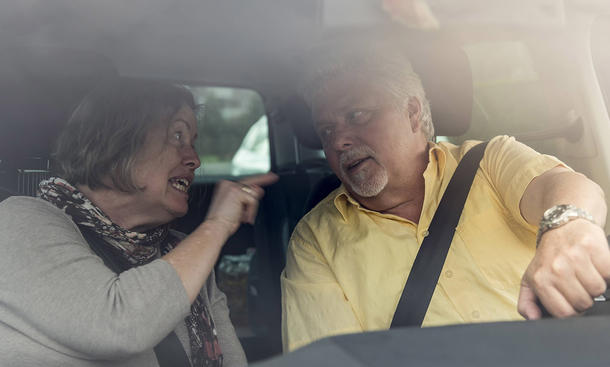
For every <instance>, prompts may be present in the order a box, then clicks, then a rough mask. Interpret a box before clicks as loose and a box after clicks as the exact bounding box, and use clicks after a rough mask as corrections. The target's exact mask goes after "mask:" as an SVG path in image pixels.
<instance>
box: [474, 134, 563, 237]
mask: <svg viewBox="0 0 610 367" xmlns="http://www.w3.org/2000/svg"><path fill="white" fill-rule="evenodd" d="M557 166H564V167H567V166H566V165H565V164H563V163H562V162H561V161H560V160H559V159H557V158H555V157H553V156H550V155H546V154H540V153H538V152H536V151H535V150H533V149H532V148H530V147H528V146H527V145H525V144H522V143H520V142H518V141H516V140H515V138H513V137H509V136H499V137H496V138H494V139H492V140H491V141H490V142H489V145H488V146H487V149H486V151H485V157H484V158H483V160H482V161H481V167H482V169H483V171H484V173H485V174H486V175H487V177H488V179H489V181H490V182H491V184H492V185H493V187H494V188H495V190H496V191H497V192H498V195H499V196H500V198H501V199H502V201H503V202H504V205H505V206H506V208H507V209H508V210H509V212H510V213H511V215H512V216H513V218H515V220H516V221H517V222H519V223H520V224H521V225H523V226H525V227H528V228H530V229H532V230H533V231H536V228H535V226H533V225H531V224H529V223H528V222H527V221H526V220H525V218H523V215H522V214H521V210H520V208H519V204H520V202H521V198H522V197H523V194H524V193H525V190H526V189H527V186H528V185H529V184H530V182H532V180H533V179H534V178H536V177H537V176H540V175H541V174H543V173H545V172H546V171H548V170H550V169H552V168H555V167H557ZM568 168H569V167H568Z"/></svg>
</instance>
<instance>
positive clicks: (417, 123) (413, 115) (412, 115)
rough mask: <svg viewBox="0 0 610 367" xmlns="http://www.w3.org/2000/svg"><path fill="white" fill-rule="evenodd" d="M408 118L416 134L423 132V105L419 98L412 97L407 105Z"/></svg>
mask: <svg viewBox="0 0 610 367" xmlns="http://www.w3.org/2000/svg"><path fill="white" fill-rule="evenodd" d="M405 112H406V113H407V117H408V118H409V122H410V123H411V130H412V131H413V132H414V133H415V132H417V131H419V130H421V125H422V124H421V114H422V113H421V103H420V102H419V99H417V97H410V98H409V102H408V103H407V110H406V111H405Z"/></svg>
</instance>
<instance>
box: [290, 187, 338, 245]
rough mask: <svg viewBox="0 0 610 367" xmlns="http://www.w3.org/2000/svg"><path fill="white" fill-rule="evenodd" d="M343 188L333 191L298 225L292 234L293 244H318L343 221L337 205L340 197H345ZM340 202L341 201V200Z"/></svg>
mask: <svg viewBox="0 0 610 367" xmlns="http://www.w3.org/2000/svg"><path fill="white" fill-rule="evenodd" d="M343 191H344V190H342V188H341V187H339V188H337V189H335V190H333V191H332V192H331V193H330V194H328V195H327V196H326V197H325V198H324V199H322V200H320V202H319V203H318V204H316V206H314V207H313V209H311V210H310V211H309V212H307V213H306V214H305V215H304V216H303V217H302V218H301V219H300V220H299V222H298V223H297V225H296V227H295V229H294V231H293V232H292V237H291V242H295V240H296V241H299V242H308V243H313V242H317V241H316V240H317V239H318V238H320V237H323V236H324V233H326V232H328V229H329V228H333V227H335V226H336V225H337V224H338V223H339V221H341V220H342V218H343V217H342V215H341V212H340V211H339V209H338V208H337V206H336V204H335V200H336V199H337V198H338V196H340V195H343ZM339 200H340V199H339Z"/></svg>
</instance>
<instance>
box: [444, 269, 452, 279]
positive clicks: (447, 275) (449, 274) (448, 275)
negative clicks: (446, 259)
mask: <svg viewBox="0 0 610 367" xmlns="http://www.w3.org/2000/svg"><path fill="white" fill-rule="evenodd" d="M445 276H446V277H447V278H451V277H452V276H453V272H452V271H451V270H447V271H446V272H445Z"/></svg>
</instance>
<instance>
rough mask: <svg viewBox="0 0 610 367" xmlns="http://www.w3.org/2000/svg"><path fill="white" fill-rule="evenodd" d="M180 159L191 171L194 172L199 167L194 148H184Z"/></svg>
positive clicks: (197, 155)
mask: <svg viewBox="0 0 610 367" xmlns="http://www.w3.org/2000/svg"><path fill="white" fill-rule="evenodd" d="M183 154H184V155H183V157H182V163H183V164H184V165H185V166H187V167H188V168H190V169H192V170H196V169H197V168H199V166H201V161H200V160H199V154H197V151H196V150H195V148H193V147H191V146H188V147H185V148H184V152H183Z"/></svg>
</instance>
